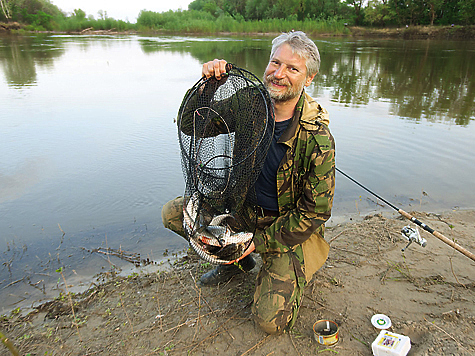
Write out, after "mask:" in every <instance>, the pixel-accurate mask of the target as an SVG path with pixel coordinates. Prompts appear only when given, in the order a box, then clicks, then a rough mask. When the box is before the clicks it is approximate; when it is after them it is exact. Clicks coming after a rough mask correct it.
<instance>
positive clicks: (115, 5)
mask: <svg viewBox="0 0 475 356" xmlns="http://www.w3.org/2000/svg"><path fill="white" fill-rule="evenodd" d="M191 1H192V0H132V1H125V0H51V3H53V4H54V5H56V6H57V7H59V8H60V9H61V10H63V12H66V13H70V12H72V11H73V10H74V9H81V10H83V11H84V12H86V15H87V16H89V15H93V16H94V18H96V19H97V18H98V17H99V16H98V15H97V12H98V11H99V10H103V11H107V16H109V17H112V18H114V19H116V20H124V21H126V20H128V21H129V22H136V20H137V16H138V15H139V12H140V10H149V11H154V12H164V11H168V10H178V9H180V8H181V9H182V10H187V9H188V4H189V3H190V2H191Z"/></svg>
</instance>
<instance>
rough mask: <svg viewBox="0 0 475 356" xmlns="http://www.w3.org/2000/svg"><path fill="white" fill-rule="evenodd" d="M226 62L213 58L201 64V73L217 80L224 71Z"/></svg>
mask: <svg viewBox="0 0 475 356" xmlns="http://www.w3.org/2000/svg"><path fill="white" fill-rule="evenodd" d="M226 64H227V62H226V61H225V60H224V59H215V60H214V61H209V62H207V63H205V64H203V68H202V70H201V75H202V76H203V77H206V78H207V79H208V78H211V77H213V76H214V77H215V78H216V79H217V80H220V79H221V76H222V75H223V74H224V73H226Z"/></svg>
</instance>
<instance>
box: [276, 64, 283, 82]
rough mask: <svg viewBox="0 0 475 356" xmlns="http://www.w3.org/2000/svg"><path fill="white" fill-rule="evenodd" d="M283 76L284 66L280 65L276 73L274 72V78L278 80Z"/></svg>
mask: <svg viewBox="0 0 475 356" xmlns="http://www.w3.org/2000/svg"><path fill="white" fill-rule="evenodd" d="M284 74H285V69H284V66H283V65H281V66H279V68H277V69H276V71H275V72H274V77H276V78H278V79H282V78H283V77H284Z"/></svg>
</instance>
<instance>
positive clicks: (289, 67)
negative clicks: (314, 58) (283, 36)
mask: <svg viewBox="0 0 475 356" xmlns="http://www.w3.org/2000/svg"><path fill="white" fill-rule="evenodd" d="M314 77H315V75H312V76H310V77H307V67H306V61H305V59H304V58H302V57H300V56H298V55H296V54H294V53H292V49H291V48H290V46H289V45H288V44H286V43H285V44H283V45H282V46H280V47H279V48H278V49H277V51H276V52H275V54H274V56H273V57H272V58H271V60H270V61H269V64H268V65H267V68H266V70H265V72H264V79H263V81H264V85H265V86H266V88H267V90H268V91H269V94H270V97H271V98H272V99H273V100H274V101H275V102H286V101H289V100H292V99H294V98H296V97H298V96H300V94H301V93H302V90H303V88H304V87H308V86H309V85H310V83H311V82H312V80H313V78H314Z"/></svg>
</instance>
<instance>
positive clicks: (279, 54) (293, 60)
mask: <svg viewBox="0 0 475 356" xmlns="http://www.w3.org/2000/svg"><path fill="white" fill-rule="evenodd" d="M273 59H277V60H279V61H282V62H284V63H285V64H292V65H303V66H305V64H306V62H307V60H306V59H305V58H304V57H302V56H301V55H300V54H298V53H296V52H295V51H294V49H293V48H292V47H291V46H290V45H289V44H287V43H284V44H282V45H281V46H280V47H279V48H277V49H276V51H275V52H274V54H273V55H272V57H271V60H273Z"/></svg>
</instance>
